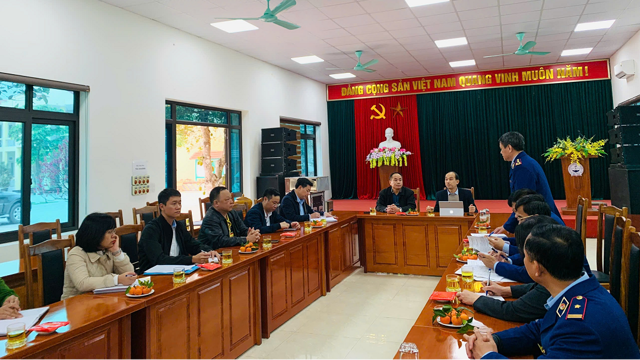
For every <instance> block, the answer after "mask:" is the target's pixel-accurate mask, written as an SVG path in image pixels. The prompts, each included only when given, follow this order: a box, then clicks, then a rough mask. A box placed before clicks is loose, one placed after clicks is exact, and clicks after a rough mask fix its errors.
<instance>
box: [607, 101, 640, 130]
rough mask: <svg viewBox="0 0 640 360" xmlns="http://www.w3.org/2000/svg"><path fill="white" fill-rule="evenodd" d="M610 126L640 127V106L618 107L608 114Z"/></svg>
mask: <svg viewBox="0 0 640 360" xmlns="http://www.w3.org/2000/svg"><path fill="white" fill-rule="evenodd" d="M607 118H608V120H609V126H614V125H640V106H618V107H617V108H615V109H613V110H611V111H609V112H608V113H607Z"/></svg>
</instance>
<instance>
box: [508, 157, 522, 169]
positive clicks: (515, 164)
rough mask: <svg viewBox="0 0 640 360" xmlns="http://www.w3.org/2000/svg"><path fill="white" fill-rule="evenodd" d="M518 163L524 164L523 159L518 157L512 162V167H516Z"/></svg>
mask: <svg viewBox="0 0 640 360" xmlns="http://www.w3.org/2000/svg"><path fill="white" fill-rule="evenodd" d="M518 165H522V160H520V159H516V161H514V162H513V163H511V168H512V169H513V168H515V167H516V166H518Z"/></svg>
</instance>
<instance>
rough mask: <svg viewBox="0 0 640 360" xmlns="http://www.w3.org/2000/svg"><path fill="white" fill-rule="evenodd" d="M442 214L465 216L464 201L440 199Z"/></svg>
mask: <svg viewBox="0 0 640 360" xmlns="http://www.w3.org/2000/svg"><path fill="white" fill-rule="evenodd" d="M440 216H464V205H463V204H462V201H440Z"/></svg>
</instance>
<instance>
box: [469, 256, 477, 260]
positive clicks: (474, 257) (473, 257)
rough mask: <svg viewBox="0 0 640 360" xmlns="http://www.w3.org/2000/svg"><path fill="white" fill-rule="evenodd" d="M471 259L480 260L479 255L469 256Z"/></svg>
mask: <svg viewBox="0 0 640 360" xmlns="http://www.w3.org/2000/svg"><path fill="white" fill-rule="evenodd" d="M469 260H478V255H471V256H469Z"/></svg>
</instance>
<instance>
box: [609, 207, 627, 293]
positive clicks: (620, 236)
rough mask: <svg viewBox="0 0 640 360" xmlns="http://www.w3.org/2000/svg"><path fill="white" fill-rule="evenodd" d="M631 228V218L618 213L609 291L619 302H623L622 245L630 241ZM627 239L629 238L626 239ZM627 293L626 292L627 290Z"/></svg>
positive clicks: (614, 231) (613, 239)
mask: <svg viewBox="0 0 640 360" xmlns="http://www.w3.org/2000/svg"><path fill="white" fill-rule="evenodd" d="M630 228H631V220H629V219H627V218H625V217H623V216H620V215H616V220H615V227H614V228H613V237H612V239H611V260H610V262H609V263H610V266H611V272H610V274H609V292H610V293H611V296H613V298H614V299H616V301H617V302H618V303H620V304H621V305H622V302H621V293H622V290H621V278H622V276H621V274H622V246H623V244H624V242H625V241H628V238H629V231H630ZM625 239H627V240H625ZM625 294H626V292H625Z"/></svg>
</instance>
